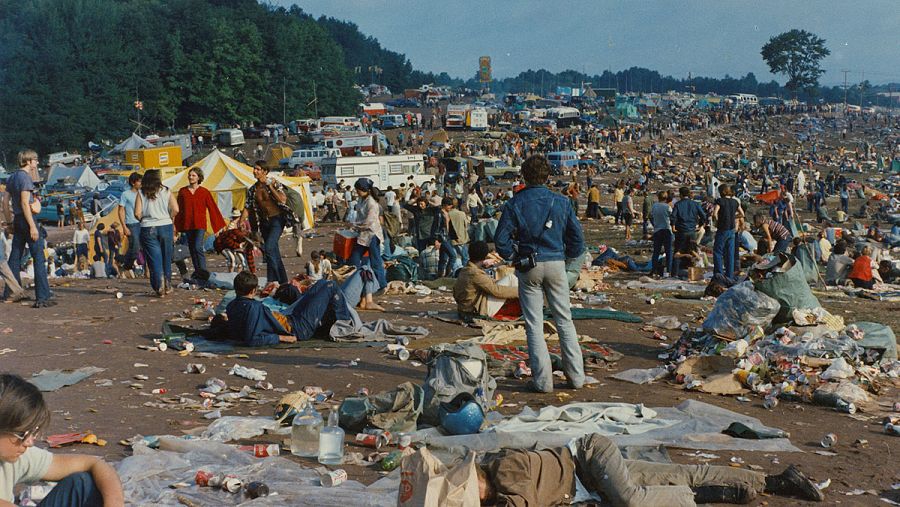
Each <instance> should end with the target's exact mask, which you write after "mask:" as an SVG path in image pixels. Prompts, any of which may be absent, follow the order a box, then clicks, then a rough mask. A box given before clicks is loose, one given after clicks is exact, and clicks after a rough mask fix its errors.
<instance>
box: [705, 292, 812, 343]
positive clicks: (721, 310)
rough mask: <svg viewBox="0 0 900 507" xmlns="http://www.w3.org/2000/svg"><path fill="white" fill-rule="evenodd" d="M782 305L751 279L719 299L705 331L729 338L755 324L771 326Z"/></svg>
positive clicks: (749, 328)
mask: <svg viewBox="0 0 900 507" xmlns="http://www.w3.org/2000/svg"><path fill="white" fill-rule="evenodd" d="M807 288H808V287H807ZM779 308H780V305H779V304H778V301H776V300H774V299H772V298H771V297H769V296H767V295H765V294H763V293H762V292H760V291H757V290H755V289H754V288H753V285H752V284H751V283H750V282H744V283H740V284H738V285H735V286H734V287H732V288H730V289H728V290H726V291H725V292H723V293H722V295H720V296H719V297H718V298H717V299H716V305H715V306H714V307H713V309H712V311H711V312H709V315H707V316H706V320H705V321H703V330H704V331H706V332H707V333H711V334H715V335H719V336H724V337H726V338H731V339H737V338H743V337H744V336H747V334H749V333H750V331H751V329H752V328H753V327H754V326H762V327H766V326H768V325H769V324H770V323H771V322H772V319H773V318H774V317H775V315H776V314H778V310H779Z"/></svg>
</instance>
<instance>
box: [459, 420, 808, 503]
mask: <svg viewBox="0 0 900 507" xmlns="http://www.w3.org/2000/svg"><path fill="white" fill-rule="evenodd" d="M476 472H477V474H478V486H479V498H480V500H481V504H482V505H497V506H501V507H519V506H532V505H534V506H537V505H541V506H543V505H567V504H572V503H576V502H585V501H593V502H596V501H598V500H602V503H601V504H602V505H613V506H629V507H630V506H640V507H681V506H693V505H696V504H698V503H742V504H743V503H749V502H750V501H752V500H753V499H754V498H756V496H757V495H759V494H761V493H768V494H775V495H784V496H796V497H799V498H802V499H804V500H810V501H815V502H820V501H822V500H824V495H823V494H822V492H821V490H819V489H818V488H817V487H816V485H815V484H814V483H813V482H812V481H811V480H809V479H808V478H807V477H806V476H804V475H803V474H802V473H801V472H800V471H799V470H797V469H796V468H795V467H794V466H793V465H791V466H789V467H788V468H787V469H786V470H785V471H784V472H782V473H780V474H778V475H766V474H764V473H762V472H756V471H753V470H745V469H740V468H732V467H726V466H710V465H705V464H704V465H680V464H670V463H652V462H648V461H638V460H626V459H624V458H623V457H622V454H621V453H620V451H619V449H618V447H616V444H615V443H613V441H612V440H610V439H609V438H606V437H604V436H602V435H599V434H591V435H586V436H583V437H581V438H577V439H573V440H572V441H571V442H569V445H567V446H565V447H557V448H552V449H545V450H542V451H527V450H523V449H511V450H505V451H501V453H499V454H498V455H497V456H496V457H495V458H494V459H491V460H488V461H487V462H486V463H484V464H482V465H480V466H479V467H478V468H477V469H476ZM598 497H599V498H598Z"/></svg>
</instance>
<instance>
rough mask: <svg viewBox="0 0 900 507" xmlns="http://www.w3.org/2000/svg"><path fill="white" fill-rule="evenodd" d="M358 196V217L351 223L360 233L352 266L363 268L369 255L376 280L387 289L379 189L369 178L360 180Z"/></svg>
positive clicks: (357, 185)
mask: <svg viewBox="0 0 900 507" xmlns="http://www.w3.org/2000/svg"><path fill="white" fill-rule="evenodd" d="M353 188H354V189H356V195H357V196H358V198H357V201H356V216H355V217H353V221H351V222H350V225H351V227H352V228H353V230H354V231H356V232H358V233H359V237H358V238H357V239H356V244H355V245H353V251H352V252H351V253H350V261H349V262H350V264H352V265H354V266H356V267H360V266H362V260H363V255H364V254H365V253H366V252H368V253H369V264H370V265H371V266H372V271H373V272H374V273H375V279H376V280H378V285H379V286H380V287H381V288H384V287H387V275H386V274H385V271H384V260H382V258H381V244H382V242H384V230H383V229H382V227H381V219H380V216H381V206H380V205H379V204H378V201H377V200H375V198H376V197H377V196H378V189H377V188H375V184H374V182H372V180H370V179H369V178H360V179H358V180H356V183H354V184H353Z"/></svg>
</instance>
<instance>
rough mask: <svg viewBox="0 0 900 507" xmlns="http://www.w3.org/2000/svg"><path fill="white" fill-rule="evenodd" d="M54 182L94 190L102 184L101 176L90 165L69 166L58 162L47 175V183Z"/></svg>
mask: <svg viewBox="0 0 900 507" xmlns="http://www.w3.org/2000/svg"><path fill="white" fill-rule="evenodd" d="M54 184H64V185H76V186H79V187H85V188H89V189H91V190H94V189H96V188H97V185H99V184H100V178H99V177H97V175H96V174H95V173H94V171H93V170H91V168H90V166H88V165H83V166H76V167H69V166H65V165H62V164H57V165H55V166H53V167H51V168H50V173H49V174H48V175H47V185H48V186H49V185H54Z"/></svg>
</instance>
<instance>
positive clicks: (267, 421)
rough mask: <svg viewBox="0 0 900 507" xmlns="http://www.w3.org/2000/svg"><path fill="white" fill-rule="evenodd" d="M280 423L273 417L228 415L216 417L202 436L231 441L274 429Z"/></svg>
mask: <svg viewBox="0 0 900 507" xmlns="http://www.w3.org/2000/svg"><path fill="white" fill-rule="evenodd" d="M277 428H278V423H277V422H276V421H275V420H274V419H272V418H271V417H238V416H226V417H222V418H220V419H216V421H214V422H213V423H212V424H210V425H209V427H208V428H206V431H204V432H203V434H202V438H205V439H209V440H214V441H216V442H230V441H232V440H240V439H242V438H253V437H256V436H259V435H262V434H263V433H265V432H266V431H274V430H276V429H277Z"/></svg>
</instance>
